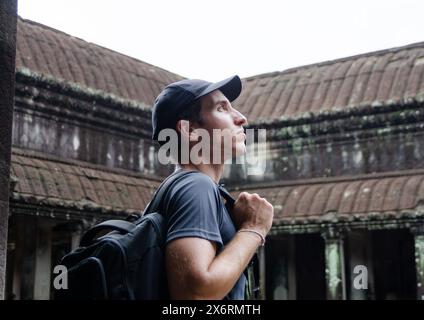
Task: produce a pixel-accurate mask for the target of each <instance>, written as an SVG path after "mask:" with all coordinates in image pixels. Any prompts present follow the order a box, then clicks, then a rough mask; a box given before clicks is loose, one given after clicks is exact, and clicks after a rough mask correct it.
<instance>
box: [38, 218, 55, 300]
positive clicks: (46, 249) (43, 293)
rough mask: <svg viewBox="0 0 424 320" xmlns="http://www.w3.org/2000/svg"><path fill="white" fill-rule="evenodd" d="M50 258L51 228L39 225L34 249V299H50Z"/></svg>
mask: <svg viewBox="0 0 424 320" xmlns="http://www.w3.org/2000/svg"><path fill="white" fill-rule="evenodd" d="M51 256H52V227H51V225H49V224H48V223H46V224H43V223H39V224H38V228H37V247H36V249H35V275H34V299H35V300H49V299H50V282H51V281H50V278H51V273H52V270H51Z"/></svg>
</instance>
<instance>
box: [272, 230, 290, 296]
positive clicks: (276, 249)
mask: <svg viewBox="0 0 424 320" xmlns="http://www.w3.org/2000/svg"><path fill="white" fill-rule="evenodd" d="M293 249H294V237H293V236H291V235H278V236H274V237H270V238H269V240H267V244H266V247H265V251H266V277H267V282H266V283H267V288H266V290H267V294H268V296H267V299H272V300H294V299H296V262H295V256H294V252H293Z"/></svg>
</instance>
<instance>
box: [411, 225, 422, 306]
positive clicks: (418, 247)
mask: <svg viewBox="0 0 424 320" xmlns="http://www.w3.org/2000/svg"><path fill="white" fill-rule="evenodd" d="M411 232H412V233H413V235H414V242H415V268H416V271H417V299H418V300H424V225H420V226H415V227H412V228H411Z"/></svg>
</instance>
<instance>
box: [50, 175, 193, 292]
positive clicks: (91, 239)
mask: <svg viewBox="0 0 424 320" xmlns="http://www.w3.org/2000/svg"><path fill="white" fill-rule="evenodd" d="M187 173H188V172H184V171H180V172H177V173H174V174H172V175H170V176H169V177H168V178H167V179H166V180H165V181H164V182H162V184H161V185H160V186H159V188H158V189H157V190H156V192H155V194H154V196H153V199H152V201H151V202H150V203H149V204H148V206H147V207H146V209H145V210H144V213H143V215H142V216H141V217H140V218H138V219H137V220H136V221H135V222H129V221H126V220H108V221H104V222H102V223H99V224H97V225H96V226H94V227H92V228H91V229H89V230H88V231H87V232H86V233H85V234H84V235H83V237H82V238H81V243H80V247H79V248H77V249H76V250H74V251H72V252H71V253H69V254H67V255H65V256H64V257H63V258H62V260H61V262H60V264H61V265H63V266H65V267H66V269H67V288H63V289H56V290H55V299H58V300H69V299H94V300H104V299H113V300H139V299H142V300H158V299H167V298H168V287H167V279H166V272H165V261H164V258H165V257H164V245H165V240H166V239H165V238H166V234H165V232H166V231H165V220H164V217H163V216H162V214H161V213H160V211H159V210H160V206H161V201H162V199H163V198H164V196H165V193H166V191H167V190H168V189H169V187H170V185H171V184H172V183H173V182H174V181H176V180H178V179H179V178H180V177H182V176H183V175H185V174H187ZM106 231H108V233H107V234H106V235H103V236H101V237H98V235H99V233H103V234H104V233H105V232H106Z"/></svg>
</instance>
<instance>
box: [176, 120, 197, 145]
mask: <svg viewBox="0 0 424 320" xmlns="http://www.w3.org/2000/svg"><path fill="white" fill-rule="evenodd" d="M176 129H177V132H179V133H180V134H181V137H183V138H185V139H189V141H192V142H196V141H198V140H199V135H198V134H197V132H196V130H195V129H196V127H195V126H193V123H191V122H190V121H188V120H178V122H177V125H176Z"/></svg>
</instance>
